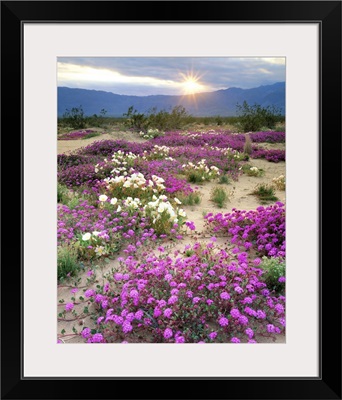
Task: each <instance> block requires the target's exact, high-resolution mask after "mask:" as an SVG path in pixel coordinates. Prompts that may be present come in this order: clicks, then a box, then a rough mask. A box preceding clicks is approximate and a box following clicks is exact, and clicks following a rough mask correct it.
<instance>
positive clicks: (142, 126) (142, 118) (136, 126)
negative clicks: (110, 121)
mask: <svg viewBox="0 0 342 400" xmlns="http://www.w3.org/2000/svg"><path fill="white" fill-rule="evenodd" d="M123 117H124V118H126V120H125V122H124V124H125V126H127V127H128V128H131V129H133V130H135V131H141V130H146V129H147V128H148V118H147V116H146V115H145V114H144V113H139V112H138V111H137V110H135V109H134V106H131V107H129V108H128V110H127V112H126V113H124V114H123Z"/></svg>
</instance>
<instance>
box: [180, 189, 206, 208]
mask: <svg viewBox="0 0 342 400" xmlns="http://www.w3.org/2000/svg"><path fill="white" fill-rule="evenodd" d="M177 196H178V197H177V198H178V199H179V200H180V202H181V204H183V205H184V206H193V205H195V204H196V205H197V204H200V202H201V195H200V194H199V193H198V192H193V193H189V194H181V193H180V194H178V195H177Z"/></svg>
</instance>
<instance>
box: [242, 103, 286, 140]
mask: <svg viewBox="0 0 342 400" xmlns="http://www.w3.org/2000/svg"><path fill="white" fill-rule="evenodd" d="M236 112H237V115H238V116H239V125H240V126H241V128H242V130H243V131H244V132H255V131H258V130H260V129H261V128H262V127H263V126H265V127H267V128H270V129H272V128H274V127H275V124H276V123H277V122H278V121H279V119H280V118H282V116H281V112H280V110H279V109H277V108H276V107H274V106H272V107H271V106H268V107H261V106H260V105H259V104H254V105H249V104H248V103H247V101H244V102H243V103H242V105H241V104H237V105H236Z"/></svg>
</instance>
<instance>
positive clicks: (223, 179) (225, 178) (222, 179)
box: [218, 175, 230, 185]
mask: <svg viewBox="0 0 342 400" xmlns="http://www.w3.org/2000/svg"><path fill="white" fill-rule="evenodd" d="M218 183H219V184H220V185H228V184H229V183H230V180H229V177H228V175H221V176H220V178H219V181H218Z"/></svg>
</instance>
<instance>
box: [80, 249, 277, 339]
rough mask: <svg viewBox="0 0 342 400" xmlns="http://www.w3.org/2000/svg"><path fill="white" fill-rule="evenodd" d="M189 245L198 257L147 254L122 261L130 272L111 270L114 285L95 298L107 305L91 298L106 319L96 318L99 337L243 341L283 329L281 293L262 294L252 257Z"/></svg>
mask: <svg viewBox="0 0 342 400" xmlns="http://www.w3.org/2000/svg"><path fill="white" fill-rule="evenodd" d="M192 249H193V250H194V249H195V250H196V254H193V255H192V256H190V257H184V258H183V257H178V258H176V259H171V258H170V257H169V256H168V255H167V254H165V255H164V254H163V255H160V254H159V255H155V254H154V253H146V254H145V256H144V258H143V260H141V261H139V260H137V259H135V258H134V257H132V256H130V257H128V258H126V259H122V261H121V263H122V266H125V268H127V271H128V272H127V273H125V274H122V273H115V274H114V279H115V285H113V284H110V283H108V285H109V289H108V285H107V290H106V291H104V290H102V289H101V288H99V289H98V290H97V294H96V295H95V297H94V298H95V299H96V298H97V297H96V296H97V295H99V294H100V295H101V301H102V302H103V301H107V302H108V304H110V307H111V308H110V309H109V310H104V309H103V308H102V307H101V305H100V303H97V302H96V301H94V302H93V307H95V309H96V311H95V312H96V313H98V316H99V317H104V318H105V319H102V320H100V319H98V320H99V321H100V323H99V326H98V332H101V333H102V335H103V340H105V341H106V340H108V341H113V338H116V339H117V340H118V341H120V342H122V341H123V340H125V341H128V342H130V343H132V342H135V341H137V342H139V337H140V336H141V335H142V336H143V337H144V338H145V340H146V338H149V341H150V342H151V343H155V342H167V343H198V342H204V343H210V342H211V343H212V342H232V343H240V342H241V343H242V342H244V343H246V342H248V341H249V340H252V338H254V339H255V333H260V334H265V335H275V334H280V333H283V332H284V329H285V328H284V322H283V321H284V320H285V297H284V296H275V295H272V294H271V292H270V291H269V292H268V294H267V295H265V289H266V284H265V282H264V281H263V280H262V275H263V271H262V270H261V269H258V268H256V267H255V265H254V263H253V260H251V261H249V260H248V258H247V257H246V254H245V253H237V254H236V255H235V256H232V255H229V254H228V253H226V252H225V251H224V250H222V249H220V248H211V247H209V248H208V246H205V245H201V244H200V243H195V245H194V246H193V247H192ZM209 260H210V261H209ZM208 271H214V274H209V273H208ZM236 287H240V288H241V289H242V293H239V291H236V290H235V288H236ZM118 290H119V291H118ZM246 293H248V296H246ZM142 310H144V312H142ZM213 324H214V325H213ZM88 333H89V332H88ZM88 333H87V338H88ZM83 336H85V335H83ZM254 339H253V340H254ZM92 340H93V341H94V337H93V338H92ZM88 341H89V339H88Z"/></svg>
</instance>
